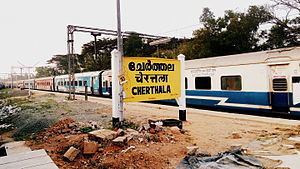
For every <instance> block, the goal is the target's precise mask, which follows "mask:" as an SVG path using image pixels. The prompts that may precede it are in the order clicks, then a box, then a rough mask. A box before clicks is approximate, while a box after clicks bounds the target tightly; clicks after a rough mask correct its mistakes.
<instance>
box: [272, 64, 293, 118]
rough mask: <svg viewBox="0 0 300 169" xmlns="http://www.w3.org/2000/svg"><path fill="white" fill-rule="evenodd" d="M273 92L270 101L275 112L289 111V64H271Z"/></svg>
mask: <svg viewBox="0 0 300 169" xmlns="http://www.w3.org/2000/svg"><path fill="white" fill-rule="evenodd" d="M270 70H271V85H270V86H271V92H270V99H271V100H270V101H271V106H272V111H273V112H279V113H289V111H290V110H289V107H290V104H289V102H290V95H289V87H288V84H289V83H288V80H289V77H288V76H287V73H288V64H282V65H270Z"/></svg>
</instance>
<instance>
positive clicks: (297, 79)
mask: <svg viewBox="0 0 300 169" xmlns="http://www.w3.org/2000/svg"><path fill="white" fill-rule="evenodd" d="M292 82H293V83H300V77H292Z"/></svg>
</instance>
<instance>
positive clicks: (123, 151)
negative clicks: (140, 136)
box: [121, 146, 135, 153]
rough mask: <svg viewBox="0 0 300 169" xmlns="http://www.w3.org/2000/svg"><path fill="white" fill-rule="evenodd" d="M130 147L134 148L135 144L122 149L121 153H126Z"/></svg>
mask: <svg viewBox="0 0 300 169" xmlns="http://www.w3.org/2000/svg"><path fill="white" fill-rule="evenodd" d="M131 149H135V146H130V147H128V148H127V149H125V150H122V151H121V153H126V152H127V151H129V150H131Z"/></svg>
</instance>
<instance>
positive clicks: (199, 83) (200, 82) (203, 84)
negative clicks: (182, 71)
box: [195, 77, 211, 90]
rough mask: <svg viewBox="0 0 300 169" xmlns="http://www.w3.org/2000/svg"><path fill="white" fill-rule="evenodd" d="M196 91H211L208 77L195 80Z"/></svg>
mask: <svg viewBox="0 0 300 169" xmlns="http://www.w3.org/2000/svg"><path fill="white" fill-rule="evenodd" d="M195 88H196V89H209V90H210V89H211V78H210V77H196V78H195Z"/></svg>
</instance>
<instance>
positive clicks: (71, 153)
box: [64, 146, 80, 161]
mask: <svg viewBox="0 0 300 169" xmlns="http://www.w3.org/2000/svg"><path fill="white" fill-rule="evenodd" d="M79 153H80V150H78V149H77V148H75V147H73V146H72V147H70V148H69V150H68V151H67V152H66V153H65V154H64V157H65V158H67V159H68V160H70V161H73V160H74V159H75V158H76V157H77V155H78V154H79Z"/></svg>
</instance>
